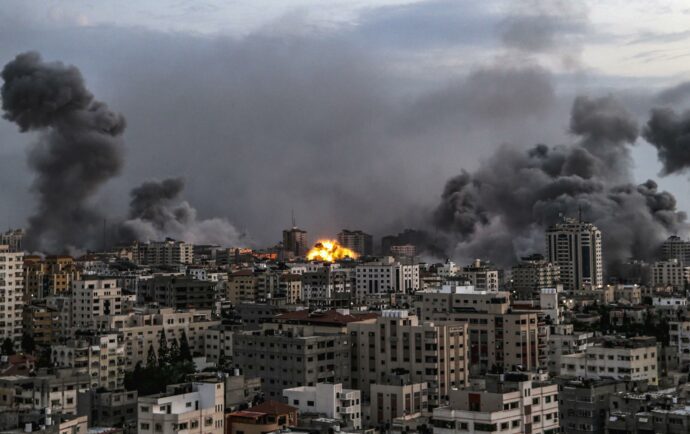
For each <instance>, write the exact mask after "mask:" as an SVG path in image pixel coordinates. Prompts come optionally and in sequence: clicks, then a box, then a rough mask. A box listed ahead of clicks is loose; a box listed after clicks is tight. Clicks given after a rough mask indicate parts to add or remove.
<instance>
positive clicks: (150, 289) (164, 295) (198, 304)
mask: <svg viewBox="0 0 690 434" xmlns="http://www.w3.org/2000/svg"><path fill="white" fill-rule="evenodd" d="M140 296H143V301H145V302H153V303H158V305H160V306H165V307H172V308H174V309H213V308H215V300H216V283H214V282H208V281H203V280H196V279H192V278H191V277H187V276H155V277H153V278H152V279H148V280H146V281H144V282H142V285H141V287H140Z"/></svg>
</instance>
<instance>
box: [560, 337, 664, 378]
mask: <svg viewBox="0 0 690 434" xmlns="http://www.w3.org/2000/svg"><path fill="white" fill-rule="evenodd" d="M560 375H562V376H568V377H582V378H592V379H597V378H601V377H611V378H617V379H622V380H646V381H647V382H648V383H649V384H652V385H656V384H658V383H659V375H658V363H657V346H656V339H655V338H653V337H645V336H642V337H636V338H628V339H616V338H614V339H608V340H605V341H604V342H603V343H602V344H601V345H597V346H592V347H589V348H587V349H586V350H585V352H584V353H577V354H571V355H565V356H562V357H561V371H560Z"/></svg>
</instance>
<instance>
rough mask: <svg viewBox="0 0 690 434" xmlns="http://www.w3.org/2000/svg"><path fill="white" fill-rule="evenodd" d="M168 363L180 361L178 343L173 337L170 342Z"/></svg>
mask: <svg viewBox="0 0 690 434" xmlns="http://www.w3.org/2000/svg"><path fill="white" fill-rule="evenodd" d="M169 359H170V363H177V362H179V361H180V345H179V344H178V343H177V339H175V338H173V339H172V342H171V343H170V355H169Z"/></svg>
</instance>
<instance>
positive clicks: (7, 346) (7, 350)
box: [1, 338, 15, 356]
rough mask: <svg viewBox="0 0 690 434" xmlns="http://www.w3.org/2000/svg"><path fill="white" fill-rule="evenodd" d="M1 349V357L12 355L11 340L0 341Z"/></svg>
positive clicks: (12, 343)
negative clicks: (0, 343)
mask: <svg viewBox="0 0 690 434" xmlns="http://www.w3.org/2000/svg"><path fill="white" fill-rule="evenodd" d="M1 349H2V355H3V356H11V355H12V354H14V353H15V351H14V342H12V339H10V338H5V340H4V341H2V347H1Z"/></svg>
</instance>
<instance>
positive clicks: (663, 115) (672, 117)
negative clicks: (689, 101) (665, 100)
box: [643, 108, 690, 175]
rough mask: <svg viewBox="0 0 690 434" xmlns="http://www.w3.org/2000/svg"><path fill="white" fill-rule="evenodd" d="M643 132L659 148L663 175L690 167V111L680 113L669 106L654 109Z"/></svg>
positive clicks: (658, 152)
mask: <svg viewBox="0 0 690 434" xmlns="http://www.w3.org/2000/svg"><path fill="white" fill-rule="evenodd" d="M643 134H644V138H645V139H646V140H647V141H648V142H649V143H651V144H652V145H653V146H654V147H655V148H656V149H657V154H658V156H659V160H660V161H661V162H662V164H663V169H662V175H669V174H672V173H676V172H683V171H686V170H687V169H688V168H689V167H690V111H686V112H685V113H682V114H678V113H676V112H675V111H673V110H672V109H669V108H657V109H653V110H652V113H651V116H650V118H649V121H648V122H647V125H646V126H645V129H644V132H643Z"/></svg>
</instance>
